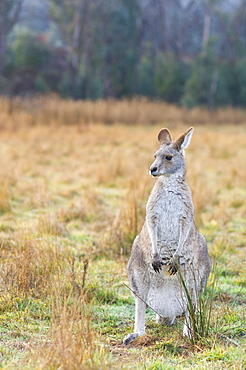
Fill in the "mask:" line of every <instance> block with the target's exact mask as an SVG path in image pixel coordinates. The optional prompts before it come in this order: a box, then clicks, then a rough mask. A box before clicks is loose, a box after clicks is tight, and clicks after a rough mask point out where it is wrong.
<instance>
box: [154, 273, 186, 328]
mask: <svg viewBox="0 0 246 370" xmlns="http://www.w3.org/2000/svg"><path fill="white" fill-rule="evenodd" d="M147 303H148V305H149V306H150V307H151V308H153V309H154V310H155V311H156V312H157V313H158V314H159V315H161V316H162V317H163V318H169V319H170V322H172V321H173V320H175V317H177V316H180V315H182V313H183V312H184V310H185V305H186V302H185V297H184V295H183V292H182V289H181V286H180V281H179V279H178V276H176V275H175V276H170V275H169V274H168V272H167V271H166V269H165V268H164V269H163V270H162V271H161V272H160V273H159V274H156V273H154V274H152V273H151V274H150V287H149V292H148V297H147Z"/></svg>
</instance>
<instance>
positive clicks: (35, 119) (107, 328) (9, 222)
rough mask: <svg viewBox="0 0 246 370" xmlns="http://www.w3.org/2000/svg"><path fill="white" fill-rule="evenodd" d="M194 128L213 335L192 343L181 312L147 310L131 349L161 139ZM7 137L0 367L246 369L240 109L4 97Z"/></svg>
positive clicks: (0, 117)
mask: <svg viewBox="0 0 246 370" xmlns="http://www.w3.org/2000/svg"><path fill="white" fill-rule="evenodd" d="M190 126H194V128H195V131H194V135H193V138H192V142H191V144H190V146H189V148H188V149H187V153H186V161H187V177H188V182H189V184H190V187H191V189H192V193H193V200H194V204H195V221H196V224H197V226H198V228H199V230H200V231H201V232H202V233H203V234H204V235H205V237H206V239H207V242H208V248H209V253H210V255H211V257H212V259H213V263H214V266H215V268H214V271H213V274H212V275H211V278H210V280H209V283H208V292H209V290H210V291H212V290H213V305H212V314H211V320H210V327H209V333H208V335H207V336H204V337H201V338H199V340H197V341H196V342H195V343H191V341H190V340H189V339H187V338H184V337H183V336H182V322H183V318H180V319H179V320H178V322H177V323H176V324H175V325H174V326H172V327H166V326H160V325H158V324H156V323H155V315H154V314H153V313H152V312H151V310H148V313H147V317H148V320H147V334H146V335H145V336H144V337H141V338H139V339H138V340H136V341H135V342H132V343H131V344H130V345H129V346H127V347H124V346H123V344H122V340H123V338H124V336H125V335H126V334H128V333H130V332H131V331H132V328H133V324H134V300H133V298H132V295H131V292H130V291H129V289H128V288H127V287H126V285H125V284H127V274H126V264H127V260H128V258H129V254H130V250H131V244H132V241H133V240H134V237H135V235H136V234H137V232H138V231H139V230H140V228H141V225H142V223H143V220H144V217H145V204H146V201H147V199H148V195H149V192H150V190H151V188H152V186H153V184H154V181H155V179H153V178H151V176H149V174H148V168H149V166H150V164H151V163H152V161H153V153H154V151H155V150H156V149H157V147H158V142H157V138H156V136H157V133H158V132H159V130H160V128H162V127H168V128H169V129H170V131H171V133H172V134H173V137H177V136H178V135H179V134H180V133H181V132H183V131H184V130H186V129H187V128H188V127H190ZM0 137H1V145H0V154H1V155H0V158H1V165H0V242H1V244H0V246H1V249H0V255H1V259H0V264H1V269H0V280H1V285H0V334H1V335H0V368H3V369H32V370H33V369H50V370H51V369H66V370H75V369H152V370H161V369H170V370H171V369H174V368H175V369H176V370H178V369H222V368H223V369H235V370H238V369H245V368H246V354H245V350H246V345H245V339H246V321H245V315H246V269H245V262H246V201H245V200H246V186H245V184H246V171H245V159H246V112H245V111H243V110H235V109H232V108H225V109H220V110H218V111H214V112H207V111H206V110H203V109H201V108H195V109H194V110H190V111H189V110H185V109H184V108H178V107H175V106H170V105H167V104H165V103H161V102H148V101H146V100H144V99H140V100H133V101H98V102H89V101H88V102H79V101H77V102H73V101H63V100H60V99H58V98H56V97H55V96H50V97H46V98H44V97H38V98H32V99H20V98H16V99H11V100H10V99H5V98H1V99H0ZM214 282H215V285H214ZM212 288H213V289H212Z"/></svg>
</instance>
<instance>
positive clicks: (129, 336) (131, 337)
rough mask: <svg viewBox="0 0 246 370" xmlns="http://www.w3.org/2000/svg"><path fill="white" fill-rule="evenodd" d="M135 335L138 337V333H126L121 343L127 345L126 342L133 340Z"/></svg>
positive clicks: (135, 337)
mask: <svg viewBox="0 0 246 370" xmlns="http://www.w3.org/2000/svg"><path fill="white" fill-rule="evenodd" d="M137 337H139V334H138V333H131V334H128V335H127V336H126V337H125V338H124V340H123V343H124V345H125V346H127V344H129V343H130V342H132V341H133V340H135V339H137Z"/></svg>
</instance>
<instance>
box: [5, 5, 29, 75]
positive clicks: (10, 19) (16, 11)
mask: <svg viewBox="0 0 246 370" xmlns="http://www.w3.org/2000/svg"><path fill="white" fill-rule="evenodd" d="M23 2H24V0H1V2H0V76H1V74H2V72H3V66H4V57H5V52H6V44H7V36H8V34H9V32H10V31H11V30H12V28H13V27H14V26H15V24H16V23H17V22H18V20H19V16H20V12H21V8H22V5H23Z"/></svg>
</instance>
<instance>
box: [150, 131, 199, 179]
mask: <svg viewBox="0 0 246 370" xmlns="http://www.w3.org/2000/svg"><path fill="white" fill-rule="evenodd" d="M193 130H194V129H193V127H190V128H189V130H187V131H186V132H184V133H183V134H182V135H180V137H179V138H178V139H177V140H174V141H173V140H172V136H171V134H170V132H169V131H168V129H166V128H163V129H162V130H161V131H160V132H159V134H158V140H159V143H160V148H159V149H158V150H157V151H156V152H155V155H154V158H155V160H154V162H153V163H152V165H151V166H150V170H149V172H150V174H151V175H152V176H170V175H172V174H174V173H180V174H183V173H185V159H184V149H186V148H187V147H188V145H189V143H190V140H191V137H192V133H193Z"/></svg>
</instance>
